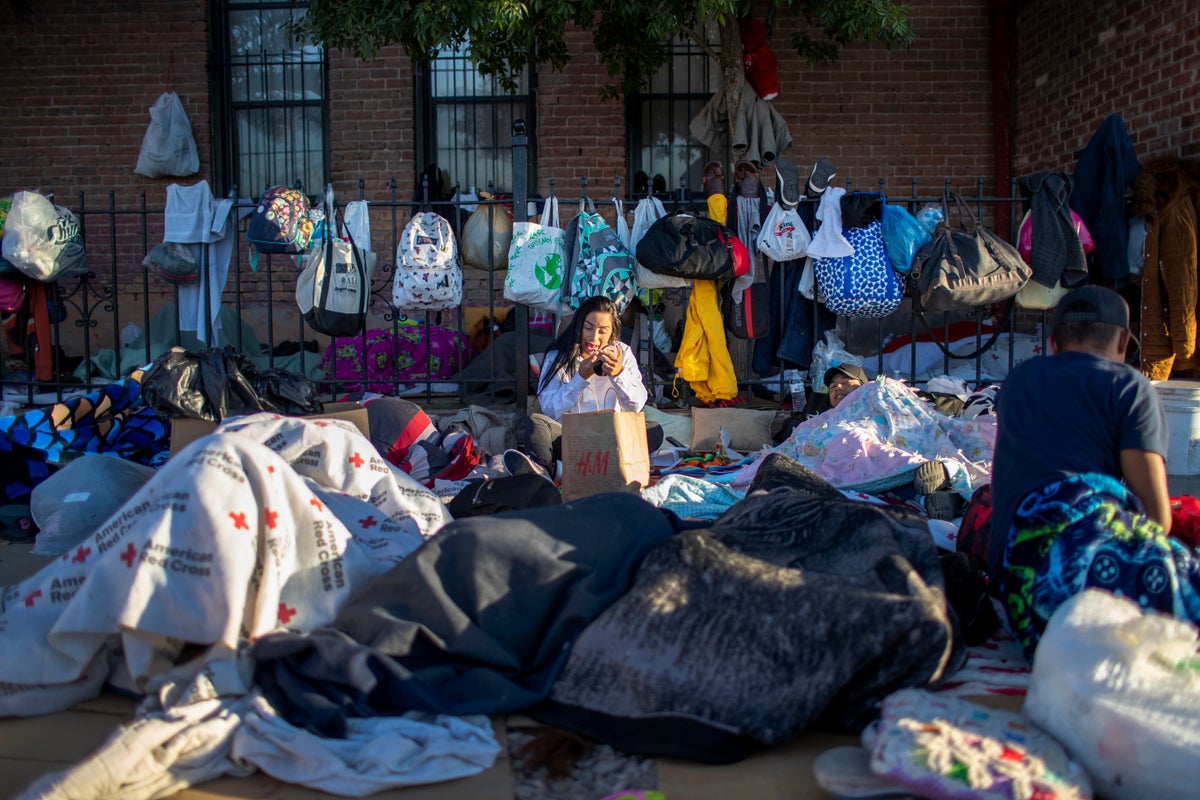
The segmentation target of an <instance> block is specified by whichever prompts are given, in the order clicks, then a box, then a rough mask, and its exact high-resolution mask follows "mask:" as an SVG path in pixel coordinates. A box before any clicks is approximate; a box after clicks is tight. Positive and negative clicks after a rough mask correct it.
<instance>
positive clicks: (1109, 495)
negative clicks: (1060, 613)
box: [1003, 473, 1200, 657]
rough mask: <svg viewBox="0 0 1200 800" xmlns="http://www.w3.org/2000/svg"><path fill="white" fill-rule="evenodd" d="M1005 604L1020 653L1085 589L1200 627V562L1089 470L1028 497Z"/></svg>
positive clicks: (1013, 541)
mask: <svg viewBox="0 0 1200 800" xmlns="http://www.w3.org/2000/svg"><path fill="white" fill-rule="evenodd" d="M1003 579H1004V584H1003V596H1004V605H1005V608H1006V609H1007V611H1008V616H1009V619H1010V620H1011V622H1012V624H1013V629H1014V632H1015V633H1016V636H1017V640H1018V641H1019V642H1020V643H1021V646H1022V647H1024V648H1025V654H1026V655H1028V656H1031V657H1032V655H1033V651H1034V649H1035V648H1036V647H1037V643H1038V640H1039V639H1040V638H1041V635H1042V632H1043V631H1044V630H1045V629H1046V623H1047V622H1049V620H1050V617H1051V615H1052V614H1053V613H1054V612H1055V610H1057V609H1058V607H1059V606H1060V605H1062V604H1063V603H1064V602H1066V600H1067V599H1068V598H1069V597H1072V596H1074V595H1076V594H1078V593H1080V592H1082V591H1083V590H1084V589H1086V588H1089V587H1091V588H1097V589H1104V590H1106V591H1108V592H1111V593H1113V594H1115V595H1117V596H1119V597H1128V598H1130V599H1131V600H1134V601H1135V602H1136V603H1137V604H1138V605H1139V606H1141V607H1142V608H1143V609H1147V610H1154V611H1160V612H1163V613H1166V614H1171V615H1173V616H1175V617H1178V618H1180V619H1186V620H1190V621H1191V622H1194V623H1200V559H1198V558H1197V554H1196V551H1195V550H1194V549H1193V548H1191V547H1189V546H1188V545H1186V544H1184V543H1183V542H1182V541H1180V540H1178V539H1175V538H1172V537H1170V536H1167V535H1166V534H1164V533H1163V530H1162V526H1160V525H1159V524H1158V523H1157V522H1154V521H1153V520H1151V519H1150V518H1149V517H1147V516H1146V512H1145V509H1144V508H1143V507H1142V503H1141V501H1140V500H1139V499H1138V498H1137V496H1136V495H1134V494H1133V493H1132V492H1131V491H1129V489H1128V488H1126V487H1125V485H1124V484H1122V483H1121V482H1120V481H1119V480H1117V479H1116V478H1114V477H1112V476H1109V475H1102V474H1097V473H1086V474H1083V475H1074V476H1072V477H1070V478H1067V479H1065V480H1061V481H1056V482H1054V483H1051V484H1049V485H1047V486H1045V487H1043V488H1042V489H1040V490H1038V491H1035V492H1031V493H1030V494H1029V496H1028V497H1026V498H1025V500H1024V501H1023V502H1022V503H1021V505H1020V506H1018V507H1017V511H1016V514H1015V515H1014V516H1013V526H1012V529H1011V530H1010V531H1009V537H1008V545H1007V548H1006V550H1005V554H1004V569H1003Z"/></svg>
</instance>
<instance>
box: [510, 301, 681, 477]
mask: <svg viewBox="0 0 1200 800" xmlns="http://www.w3.org/2000/svg"><path fill="white" fill-rule="evenodd" d="M647 397H648V393H647V391H646V386H645V385H644V384H643V383H642V373H641V370H640V369H639V367H638V363H637V358H636V357H635V356H634V354H633V350H631V349H630V347H629V345H627V344H625V343H624V342H622V341H621V316H620V314H619V313H618V311H617V305H616V303H614V302H613V301H612V300H609V299H608V298H607V297H590V298H588V299H587V300H584V301H583V303H581V304H580V306H579V310H578V311H576V312H575V316H574V317H573V318H572V320H571V323H570V325H568V326H567V328H566V329H565V330H564V331H563V332H562V334H561V335H560V336H559V337H558V338H557V339H556V340H555V341H554V344H552V345H551V346H550V350H549V351H547V353H546V360H545V361H544V362H543V364H542V370H541V377H540V378H539V381H538V403H539V404H540V405H541V408H542V413H541V414H530V415H528V416H525V417H523V418H522V419H521V420H520V424H521V428H522V435H523V438H524V442H525V450H524V452H522V451H520V450H508V451H506V452H505V453H504V466H505V468H506V469H507V470H508V471H509V473H511V474H513V475H519V474H523V473H528V472H538V473H540V474H543V475H546V476H548V477H549V476H555V475H557V474H558V472H559V467H560V464H561V460H562V417H563V414H568V413H571V412H586V411H604V410H615V411H641V410H642V408H643V407H644V406H645V405H646V399H647ZM646 441H647V446H648V448H649V451H650V452H651V453H653V452H654V451H655V450H657V449H658V448H659V447H660V446H661V445H662V443H663V430H662V427H661V426H659V425H658V424H657V423H653V422H648V423H647V424H646Z"/></svg>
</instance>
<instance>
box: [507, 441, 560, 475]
mask: <svg viewBox="0 0 1200 800" xmlns="http://www.w3.org/2000/svg"><path fill="white" fill-rule="evenodd" d="M503 459H504V468H505V469H506V470H508V474H509V475H541V476H542V477H543V478H545V479H546V480H548V481H550V482H551V483H553V482H554V479H553V478H551V477H550V473H549V472H547V471H546V468H545V467H543V466H542V465H541V464H539V463H537V462H536V461H534V460H533V459H532V458H530V457H529V456H527V455H525V454H524V453H522V452H521V451H520V450H512V449H509V450H505V451H504V456H503Z"/></svg>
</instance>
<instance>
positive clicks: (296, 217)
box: [246, 186, 313, 255]
mask: <svg viewBox="0 0 1200 800" xmlns="http://www.w3.org/2000/svg"><path fill="white" fill-rule="evenodd" d="M312 235H313V222H312V220H311V219H309V216H308V198H307V197H305V196H304V192H302V191H300V190H299V189H292V188H288V187H287V186H272V187H271V188H270V189H267V190H266V191H265V192H263V195H262V199H261V200H259V201H258V206H257V207H256V208H255V209H254V211H253V213H251V214H250V221H249V222H248V223H246V241H247V242H249V243H250V244H251V245H252V250H251V252H252V253H254V252H258V253H288V254H292V255H296V254H298V253H303V252H304V251H305V250H307V249H308V243H309V240H310V239H312Z"/></svg>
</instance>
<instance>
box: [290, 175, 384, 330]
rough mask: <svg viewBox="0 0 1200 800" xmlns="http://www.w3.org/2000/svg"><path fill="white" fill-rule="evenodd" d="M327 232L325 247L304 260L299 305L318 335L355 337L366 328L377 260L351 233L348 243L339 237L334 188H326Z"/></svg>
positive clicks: (300, 278)
mask: <svg viewBox="0 0 1200 800" xmlns="http://www.w3.org/2000/svg"><path fill="white" fill-rule="evenodd" d="M324 230H325V241H324V244H323V246H321V247H317V248H314V249H313V250H312V252H310V253H308V254H307V255H305V256H302V257H301V258H303V262H302V263H303V269H302V270H301V272H300V277H299V278H297V280H296V304H297V305H298V306H299V307H300V313H301V314H303V315H304V321H305V322H307V323H308V326H309V327H310V328H312V329H313V330H314V331H316V332H317V333H324V334H326V335H328V336H354V335H356V334H358V333H361V332H362V330H363V328H364V327H365V326H366V322H367V307H368V306H369V305H370V303H371V278H372V276H373V274H374V271H375V259H374V253H368V252H367V251H365V250H363V249H362V248H360V247H358V246H357V245H356V244H355V242H354V237H353V236H350V232H349V230H348V229H343V233H344V234H345V235H346V236H347V237H348V240H347V239H342V238H339V237H338V236H337V214H336V211H335V208H334V204H333V186H332V184H331V185H329V186H327V187H325V226H324Z"/></svg>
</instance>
